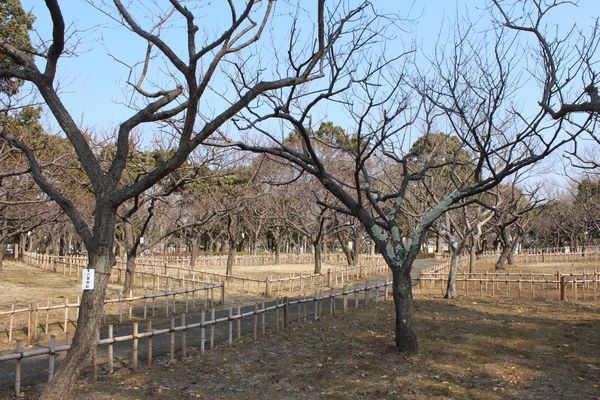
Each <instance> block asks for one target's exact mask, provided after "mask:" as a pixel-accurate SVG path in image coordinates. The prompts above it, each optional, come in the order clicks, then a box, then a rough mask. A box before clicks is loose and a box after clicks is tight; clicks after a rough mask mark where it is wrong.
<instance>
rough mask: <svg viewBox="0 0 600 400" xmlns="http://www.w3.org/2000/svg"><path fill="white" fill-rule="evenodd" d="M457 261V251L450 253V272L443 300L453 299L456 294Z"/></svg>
mask: <svg viewBox="0 0 600 400" xmlns="http://www.w3.org/2000/svg"><path fill="white" fill-rule="evenodd" d="M458 259H459V251H457V250H454V251H452V258H451V259H450V271H449V272H448V285H447V286H446V295H445V296H444V298H445V299H455V298H457V297H458V296H457V294H456V273H457V272H458Z"/></svg>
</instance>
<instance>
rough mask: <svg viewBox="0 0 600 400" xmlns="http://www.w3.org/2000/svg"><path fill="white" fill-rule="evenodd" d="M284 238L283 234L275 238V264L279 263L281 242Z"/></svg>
mask: <svg viewBox="0 0 600 400" xmlns="http://www.w3.org/2000/svg"><path fill="white" fill-rule="evenodd" d="M282 240H283V235H278V236H277V237H276V238H275V265H279V263H280V262H281V261H280V258H281V242H282Z"/></svg>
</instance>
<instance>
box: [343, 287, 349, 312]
mask: <svg viewBox="0 0 600 400" xmlns="http://www.w3.org/2000/svg"><path fill="white" fill-rule="evenodd" d="M342 300H343V304H344V308H343V310H344V314H345V313H347V312H348V285H344V293H343V295H342Z"/></svg>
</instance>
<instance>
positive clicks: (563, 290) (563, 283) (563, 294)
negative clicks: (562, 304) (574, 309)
mask: <svg viewBox="0 0 600 400" xmlns="http://www.w3.org/2000/svg"><path fill="white" fill-rule="evenodd" d="M560 299H561V300H567V277H566V276H561V277H560Z"/></svg>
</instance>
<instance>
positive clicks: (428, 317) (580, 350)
mask: <svg viewBox="0 0 600 400" xmlns="http://www.w3.org/2000/svg"><path fill="white" fill-rule="evenodd" d="M393 320H394V318H393V306H392V304H391V303H390V302H386V303H379V304H374V305H372V306H371V307H369V308H368V309H364V308H362V309H360V310H358V311H351V312H350V313H349V314H348V315H346V316H343V317H338V318H335V319H329V318H326V319H324V320H322V321H318V322H314V323H312V324H306V325H304V326H295V327H294V328H292V329H290V330H288V331H284V332H280V333H278V334H270V335H268V336H267V337H265V338H260V339H259V340H258V341H256V342H254V341H253V340H242V341H241V342H237V343H236V344H235V346H234V347H232V348H227V347H225V348H220V349H216V350H214V351H213V352H211V353H210V354H208V355H205V356H201V355H198V354H196V355H191V356H189V357H188V358H187V359H179V360H178V361H177V362H176V363H175V364H171V365H169V364H168V359H161V360H159V362H158V364H159V365H158V366H155V367H153V368H151V369H144V370H141V371H139V372H135V373H133V372H131V371H128V370H121V371H119V372H118V373H116V374H113V375H105V376H102V377H101V378H100V380H99V381H97V382H91V381H89V378H86V379H85V380H83V381H81V382H80V383H79V384H78V386H77V388H76V390H75V391H74V392H73V393H72V397H71V398H72V399H81V398H90V399H117V400H129V399H131V400H133V399H188V398H200V399H232V398H235V399H482V400H486V399H598V398H600V360H599V358H598V356H599V355H600V307H599V305H598V304H597V303H596V304H591V303H587V304H571V303H559V302H556V301H545V300H539V301H536V300H523V299H520V300H517V299H504V300H502V299H500V300H499V299H490V298H486V299H479V300H477V301H472V300H471V301H465V300H461V299H459V300H453V301H448V300H444V299H441V298H427V297H423V298H419V299H418V300H417V326H418V334H419V338H420V346H421V351H420V352H419V354H417V355H413V356H405V355H401V354H399V353H397V352H396V351H395V350H394V348H393V346H392V345H393V336H394V333H393Z"/></svg>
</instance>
